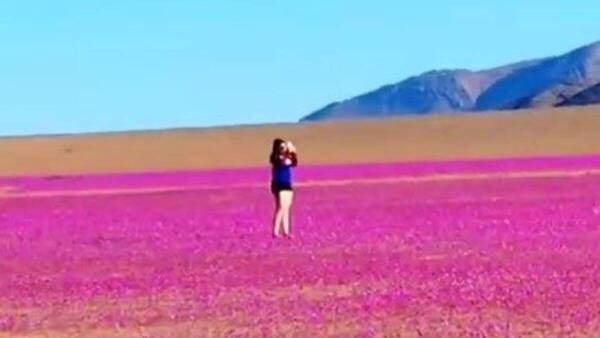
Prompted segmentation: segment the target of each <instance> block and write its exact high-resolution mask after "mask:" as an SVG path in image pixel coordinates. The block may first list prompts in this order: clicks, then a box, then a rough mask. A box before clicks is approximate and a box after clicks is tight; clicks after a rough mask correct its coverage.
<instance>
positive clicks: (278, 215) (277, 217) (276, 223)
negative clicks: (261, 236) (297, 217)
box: [273, 194, 283, 237]
mask: <svg viewBox="0 0 600 338" xmlns="http://www.w3.org/2000/svg"><path fill="white" fill-rule="evenodd" d="M279 199H280V198H279V195H278V194H277V195H275V213H274V214H273V236H275V237H279V236H280V235H281V223H282V222H283V211H282V210H281V201H280V200H279Z"/></svg>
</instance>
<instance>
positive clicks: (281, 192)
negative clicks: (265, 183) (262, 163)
mask: <svg viewBox="0 0 600 338" xmlns="http://www.w3.org/2000/svg"><path fill="white" fill-rule="evenodd" d="M269 162H271V167H272V179H271V192H272V193H273V195H274V197H275V215H274V217H273V223H274V224H273V236H275V237H279V236H280V235H281V230H282V228H283V233H284V235H285V236H288V237H289V236H290V208H291V206H292V199H293V197H294V192H293V188H292V167H295V166H296V165H298V157H297V156H296V147H294V145H293V144H292V142H289V141H287V142H286V141H284V140H282V139H279V138H278V139H275V140H273V149H272V151H271V157H270V159H269Z"/></svg>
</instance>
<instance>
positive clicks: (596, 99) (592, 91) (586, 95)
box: [558, 83, 600, 107]
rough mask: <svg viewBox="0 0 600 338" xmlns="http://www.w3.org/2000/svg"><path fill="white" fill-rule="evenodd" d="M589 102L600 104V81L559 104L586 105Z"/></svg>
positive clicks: (560, 105)
mask: <svg viewBox="0 0 600 338" xmlns="http://www.w3.org/2000/svg"><path fill="white" fill-rule="evenodd" d="M588 104H600V83H598V84H597V85H595V86H592V87H590V88H587V89H586V90H583V91H581V92H580V93H578V94H576V95H574V96H572V97H570V98H568V99H566V100H564V101H563V102H561V103H560V104H558V106H559V107H563V106H585V105H588Z"/></svg>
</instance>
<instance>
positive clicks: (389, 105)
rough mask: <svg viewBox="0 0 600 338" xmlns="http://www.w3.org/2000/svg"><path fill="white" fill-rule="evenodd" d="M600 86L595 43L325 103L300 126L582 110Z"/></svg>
mask: <svg viewBox="0 0 600 338" xmlns="http://www.w3.org/2000/svg"><path fill="white" fill-rule="evenodd" d="M599 84H600V41H598V42H595V43H593V44H590V45H587V46H584V47H581V48H578V49H575V50H573V51H570V52H568V53H566V54H563V55H560V56H555V57H549V58H544V59H539V60H531V61H524V62H518V63H514V64H510V65H506V66H502V67H498V68H492V69H487V70H481V71H471V70H467V69H456V70H436V71H430V72H426V73H423V74H421V75H418V76H413V77H410V78H408V79H406V80H403V81H401V82H398V83H396V84H391V85H386V86H383V87H381V88H379V89H376V90H373V91H371V92H368V93H365V94H362V95H359V96H356V97H353V98H350V99H348V100H344V101H341V102H333V103H330V104H328V105H327V106H325V107H323V108H321V109H319V110H317V111H315V112H313V113H311V114H309V115H307V116H305V117H303V118H302V119H301V121H321V120H332V119H357V118H374V117H387V116H402V115H426V114H451V113H457V112H481V111H488V110H507V109H523V108H544V107H554V106H559V105H575V104H576V105H586V104H593V103H600V100H599V96H600V87H598V85H599ZM595 87H598V88H595ZM588 90H589V92H587V93H586V91H588Z"/></svg>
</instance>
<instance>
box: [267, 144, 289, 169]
mask: <svg viewBox="0 0 600 338" xmlns="http://www.w3.org/2000/svg"><path fill="white" fill-rule="evenodd" d="M284 143H285V141H284V140H282V139H280V138H276V139H274V140H273V148H272V149H271V156H269V163H271V164H273V165H275V164H276V163H278V161H279V153H280V152H281V145H282V144H284Z"/></svg>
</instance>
